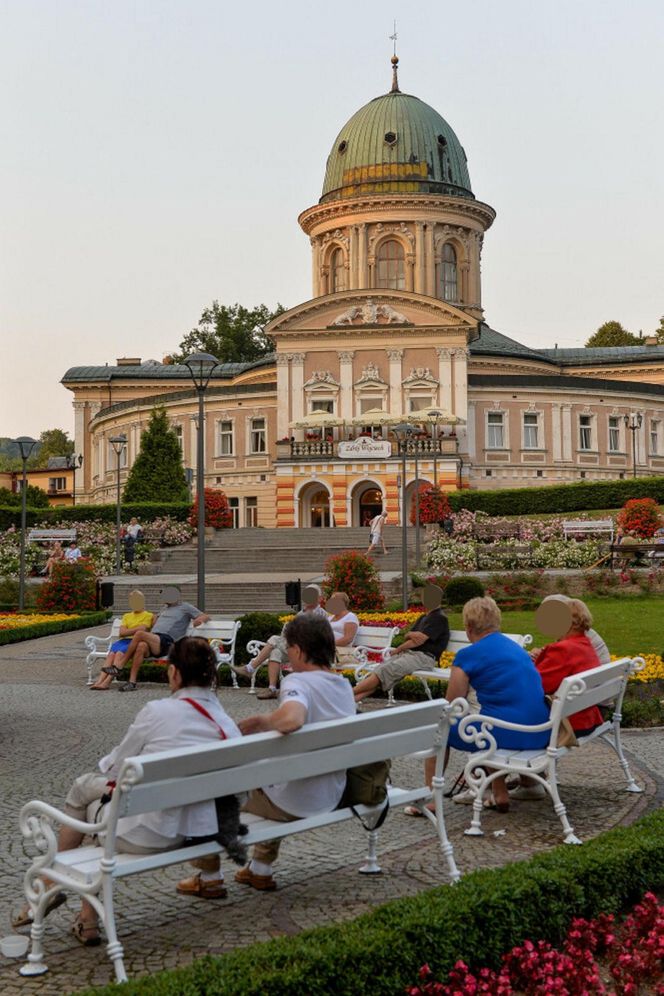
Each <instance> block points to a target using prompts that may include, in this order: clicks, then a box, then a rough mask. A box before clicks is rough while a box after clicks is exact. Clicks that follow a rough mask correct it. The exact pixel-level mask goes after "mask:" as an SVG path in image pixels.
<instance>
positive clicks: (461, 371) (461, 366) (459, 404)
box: [452, 349, 468, 422]
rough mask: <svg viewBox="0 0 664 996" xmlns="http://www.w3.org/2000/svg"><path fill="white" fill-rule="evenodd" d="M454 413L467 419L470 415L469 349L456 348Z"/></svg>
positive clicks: (453, 351) (454, 354) (454, 352)
mask: <svg viewBox="0 0 664 996" xmlns="http://www.w3.org/2000/svg"><path fill="white" fill-rule="evenodd" d="M452 353H453V356H454V408H453V409H452V410H453V412H454V414H455V415H456V416H458V418H462V419H463V420H464V422H465V421H466V418H467V415H468V350H467V349H454V350H452Z"/></svg>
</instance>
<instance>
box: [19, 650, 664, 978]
mask: <svg viewBox="0 0 664 996" xmlns="http://www.w3.org/2000/svg"><path fill="white" fill-rule="evenodd" d="M86 632H88V631H85V632H84V631H79V632H77V633H69V634H65V635H63V636H57V637H49V638H46V639H42V640H32V641H29V642H26V643H20V644H15V645H13V646H10V647H1V648H0V772H1V776H0V777H1V783H0V785H1V795H0V936H3V935H5V934H7V933H10V931H11V927H10V919H11V914H12V912H13V911H14V910H16V908H17V906H18V904H19V903H20V901H21V877H22V873H23V872H24V870H25V868H26V859H25V856H24V852H23V843H22V839H21V838H20V835H19V832H18V812H19V809H20V807H21V805H22V804H23V803H24V802H26V801H27V800H29V799H31V798H42V799H47V800H49V801H52V802H54V803H55V804H56V805H59V804H61V802H62V799H63V797H64V795H65V793H66V791H67V789H68V787H69V784H70V783H71V781H72V779H73V777H74V776H75V775H77V774H80V773H81V772H83V771H85V770H88V769H90V768H91V767H93V766H94V764H95V763H96V760H97V759H98V758H99V757H100V756H101V755H102V754H104V753H106V752H107V751H108V750H109V748H110V747H111V746H113V745H114V744H115V743H117V741H118V740H119V739H120V738H121V737H122V735H123V733H124V731H125V729H126V727H127V726H128V724H129V722H130V721H131V719H132V718H133V716H134V715H135V713H136V712H137V710H138V709H139V708H140V706H141V705H143V704H144V703H145V702H147V701H148V700H149V699H151V698H156V697H159V696H161V695H163V694H164V688H163V687H161V686H144V687H142V688H140V689H139V691H137V692H135V693H133V694H128V695H120V694H118V693H117V691H115V690H113V691H110V692H106V693H104V694H102V695H99V694H98V693H95V692H90V691H89V690H88V689H87V688H86V686H85V669H84V666H83V657H84V652H83V638H84V636H85V635H86ZM93 632H101V630H97V631H93ZM220 694H221V699H222V701H223V703H224V705H225V707H226V708H227V710H228V711H229V712H230V713H231V714H232V715H233V716H235V717H236V718H239V717H242V716H246V715H250V714H251V713H252V712H255V711H256V710H258V709H269V708H271V703H269V702H257V701H256V699H255V698H254V697H253V696H252V697H250V696H249V695H247V694H246V692H244V691H238V692H233V691H232V690H223V691H222V692H221V693H220ZM625 740H626V743H627V746H628V747H629V749H630V751H631V752H632V753H633V754H634V756H635V757H636V759H637V765H636V766H637V768H638V776H639V777H640V779H641V781H642V782H643V783H644V784H645V786H646V793H645V794H644V795H636V796H635V795H631V794H629V793H625V792H622V791H620V788H621V786H622V781H621V773H620V769H619V766H618V764H617V762H616V760H615V758H614V756H613V754H612V752H611V751H610V750H609V749H608V748H604V747H602V746H601V745H597V746H595V747H592V748H589V749H587V750H584V752H583V757H581V755H580V754H577V755H574V754H572V755H571V756H570V758H569V759H567V760H566V761H565V763H564V764H563V765H562V772H561V774H562V785H563V797H564V798H565V801H566V803H567V805H568V810H569V813H570V818H571V821H572V824H573V825H574V827H575V829H576V830H577V832H578V833H579V835H580V836H581V837H582V838H584V839H587V838H589V837H591V836H593V835H595V834H597V833H599V832H601V831H602V830H605V829H607V828H609V827H610V826H614V825H616V824H618V823H623V822H627V823H628V822H631V821H632V820H634V819H636V818H637V817H638V816H639V815H641V814H642V813H643V812H644V811H645V810H646V809H648V808H652V807H654V806H656V805H658V804H659V803H660V802H661V799H662V798H663V797H664V794H663V793H662V782H661V781H660V779H662V777H664V743H663V742H662V741H663V740H664V738H662V735H661V731H657V732H646V733H641V732H634V733H627V734H626V736H625ZM458 766H459V765H458V761H457V763H456V765H453V766H452V768H451V773H452V774H453V773H454V771H455V770H458ZM394 773H395V777H396V779H397V780H398V781H399V782H400V783H402V784H410V785H416V784H420V777H421V776H420V770H419V765H417V764H415V763H414V762H409V761H398V762H397V763H396V764H395V765H394ZM612 786H616V787H615V788H614V787H612ZM469 817H470V811H469V809H468V808H467V807H464V806H453V805H450V806H448V828H449V831H450V836H451V839H452V842H453V844H454V847H455V854H456V857H457V861H458V863H459V866H460V868H461V870H462V872H467V871H470V870H472V869H474V868H477V867H490V866H497V865H501V864H504V863H507V862H511V861H516V860H519V859H521V858H525V857H528V856H529V855H530V854H532V853H533V852H534V851H537V850H541V849H543V848H550V847H553V846H555V845H557V844H558V843H560V840H561V835H560V824H559V822H558V821H557V819H556V818H555V816H554V815H553V813H552V811H551V807H550V806H548V805H546V804H539V803H527V802H523V803H520V804H518V803H515V804H513V812H511V813H510V814H508V815H500V814H498V813H488V814H487V815H486V818H485V831H486V833H485V836H484V837H483V838H472V837H470V838H469V837H464V836H463V835H462V830H463V828H464V827H465V826H466V825H467V823H468V821H469ZM364 848H365V833H364V831H363V830H362V828H361V827H359V826H358V825H356V824H354V823H344V824H340V825H338V826H336V827H326V828H323V829H321V830H318V831H312V832H310V833H308V834H306V835H301V836H299V837H298V838H297V839H294V840H288V841H286V842H285V844H284V846H283V848H282V857H281V860H280V862H279V866H278V873H277V877H278V880H279V884H280V888H279V890H278V891H277V892H276V893H271V894H263V895H260V894H258V893H255V892H253V891H252V890H249V889H246V888H245V887H242V886H239V885H236V884H235V883H234V882H233V881H232V869H231V868H229V869H228V872H230V874H228V873H227V874H228V877H229V878H230V879H231V881H230V883H229V898H228V899H227V900H225V901H222V902H200V901H198V902H196V901H192V900H188V899H186V898H184V897H181V896H178V895H176V893H175V889H174V886H175V882H176V881H177V879H178V878H179V877H181V876H182V874H183V868H182V867H181V866H178V867H174V868H170V869H166V870H163V871H160V872H157V873H154V874H151V875H141V876H137V877H136V878H134V879H130V880H124V881H122V882H120V883H119V886H118V889H117V897H118V902H117V910H118V927H119V930H120V936H121V939H122V941H123V943H124V945H125V951H126V963H127V969H128V972H129V975H130V976H135V975H139V974H144V973H151V972H155V971H157V970H158V969H161V968H167V967H171V966H175V965H186V964H189V963H190V962H191V961H192V960H193V959H194V958H196V957H198V956H200V955H201V954H204V953H213V954H219V953H222V952H225V951H228V950H230V949H231V948H233V947H235V946H237V945H244V944H249V943H251V942H253V941H257V940H263V939H268V938H271V937H276V936H278V935H280V934H291V933H297V932H298V931H299V930H302V929H304V928H306V927H310V926H313V925H317V924H324V923H329V922H331V921H335V920H344V919H348V918H351V917H354V916H357V915H358V914H360V913H363V912H366V911H367V910H370V909H371V908H372V907H374V906H376V905H377V904H379V903H383V902H386V901H387V900H390V899H394V898H396V897H399V896H410V895H413V894H415V893H417V892H420V891H421V890H423V889H426V888H427V887H429V886H431V885H433V884H438V883H444V882H446V881H447V878H446V874H445V871H444V867H443V864H444V863H443V862H441V860H440V857H439V854H438V851H437V846H436V838H435V836H434V834H433V833H432V831H431V829H430V827H429V824H428V823H427V822H425V821H423V820H414V819H409V818H408V817H406V816H404V815H403V814H402V813H401V812H395V813H393V814H391V816H390V817H389V818H388V820H387V822H386V824H385V826H384V828H383V829H382V830H381V847H380V856H381V863H382V866H383V870H384V874H383V875H382V876H379V877H365V876H362V875H358V874H357V868H358V866H359V864H360V862H361V858H362V856H363V853H364ZM75 906H76V904H75V902H74V901H73V900H72V899H70V900H69V901H68V903H67V905H66V906H64V907H62V908H61V909H59V910H57V911H56V912H55V913H53V914H52V915H51V916H50V917H49V919H48V921H47V930H46V952H47V962H48V964H49V968H50V972H49V973H48V974H47V975H45V976H42V977H41V978H40V979H21V978H20V976H19V975H18V965H19V963H17V962H15V961H10V960H8V959H4V958H2V957H1V956H0V992H1V993H2V994H3V996H19V994H20V996H27V994H30V993H41V994H43V996H56V994H57V996H59V994H61V993H63V992H71V991H73V990H76V989H79V988H83V987H84V986H86V985H92V984H101V983H106V982H108V981H110V980H111V978H112V972H111V968H110V963H109V962H108V960H107V958H106V956H105V949H104V947H101V948H98V949H92V950H88V949H83V948H81V947H80V946H79V945H78V944H77V942H76V941H75V940H74V939H73V938H72V937H71V935H70V934H69V927H70V923H71V921H72V919H73V912H74V910H75Z"/></svg>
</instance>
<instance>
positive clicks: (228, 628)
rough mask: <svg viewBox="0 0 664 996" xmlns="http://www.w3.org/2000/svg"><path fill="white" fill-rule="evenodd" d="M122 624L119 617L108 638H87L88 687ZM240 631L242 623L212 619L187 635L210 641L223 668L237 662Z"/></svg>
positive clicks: (118, 635) (188, 630)
mask: <svg viewBox="0 0 664 996" xmlns="http://www.w3.org/2000/svg"><path fill="white" fill-rule="evenodd" d="M121 624H122V619H121V618H119V617H118V618H116V619H114V620H113V622H112V624H111V632H110V633H109V635H108V636H86V638H85V646H86V648H87V650H88V656H87V657H86V658H85V666H86V668H87V671H88V680H87V684H88V685H92V684H94V679H93V677H92V671H93V668H94V665H95V661H98V660H105V659H106V656H107V655H108V652H109V650H110V647H111V644H112V643H114V642H115V640H119V639H120V626H121ZM239 629H240V623H239V622H238V621H233V620H232V619H211V620H210V621H209V622H206V623H202V624H201V625H200V626H192V624H191V623H189V626H188V627H187V633H186V635H187V636H202V637H204V638H205V639H206V640H208V641H209V643H210V644H211V646H212V647H214V649H215V653H216V657H217V665H218V666H219V667H221V666H222V664H233V663H234V662H235V643H236V641H237V634H238V630H239ZM152 659H153V658H150V657H146V660H152ZM231 675H232V677H233V685H234V687H235V688H237V687H238V685H237V679H236V678H235V674H234V672H233V670H232V669H231Z"/></svg>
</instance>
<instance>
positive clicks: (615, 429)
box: [606, 415, 622, 453]
mask: <svg viewBox="0 0 664 996" xmlns="http://www.w3.org/2000/svg"><path fill="white" fill-rule="evenodd" d="M613 422H614V423H615V425H612V424H611V423H613ZM621 422H622V417H621V416H620V415H609V421H608V436H607V444H606V449H607V453H622V437H621V431H620V423H621ZM612 436H613V437H614V440H613V441H617V443H616V445H615V446H612V445H611V443H612V439H611V437H612Z"/></svg>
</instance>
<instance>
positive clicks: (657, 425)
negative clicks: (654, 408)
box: [649, 418, 662, 456]
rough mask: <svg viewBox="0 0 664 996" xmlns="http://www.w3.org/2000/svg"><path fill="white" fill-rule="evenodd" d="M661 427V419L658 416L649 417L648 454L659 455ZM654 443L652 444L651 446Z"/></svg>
mask: <svg viewBox="0 0 664 996" xmlns="http://www.w3.org/2000/svg"><path fill="white" fill-rule="evenodd" d="M661 427H662V423H661V420H660V419H658V418H651V419H650V433H649V436H650V440H649V441H650V455H651V456H659V455H660V445H659V442H660V430H661ZM653 443H654V446H653Z"/></svg>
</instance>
